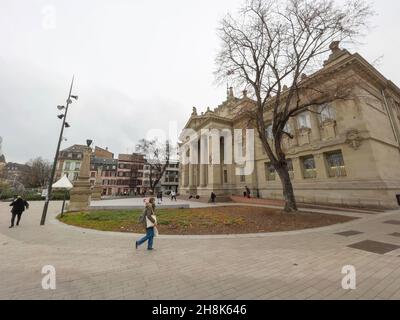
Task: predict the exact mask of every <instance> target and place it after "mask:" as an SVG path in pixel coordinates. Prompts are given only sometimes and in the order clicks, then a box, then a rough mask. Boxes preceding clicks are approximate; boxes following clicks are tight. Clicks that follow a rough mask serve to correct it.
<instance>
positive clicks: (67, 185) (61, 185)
mask: <svg viewBox="0 0 400 320" xmlns="http://www.w3.org/2000/svg"><path fill="white" fill-rule="evenodd" d="M73 187H74V186H73V185H72V183H71V181H69V179H68V178H67V176H66V175H65V176H64V177H62V178H61V179H60V180H58V181H57V182H56V183H55V184H53V188H54V189H66V190H71V189H72V188H73Z"/></svg>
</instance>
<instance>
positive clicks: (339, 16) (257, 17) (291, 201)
mask: <svg viewBox="0 0 400 320" xmlns="http://www.w3.org/2000/svg"><path fill="white" fill-rule="evenodd" d="M372 14H373V12H372V9H371V7H370V5H369V4H367V3H366V2H364V1H363V0H348V1H347V2H346V3H345V4H344V5H337V4H336V3H335V1H332V0H285V1H276V0H250V1H246V3H245V5H244V6H243V7H242V8H241V10H240V11H239V13H238V15H237V16H236V17H233V16H232V15H227V16H226V17H225V18H224V19H223V20H222V22H221V26H220V28H219V31H218V32H219V36H220V38H221V40H222V47H221V49H220V51H219V53H218V55H217V59H216V63H217V67H218V69H217V71H216V77H217V80H218V81H220V82H221V83H222V82H225V81H226V80H228V81H232V82H233V83H234V84H235V85H237V86H245V87H246V88H249V89H250V91H251V93H252V95H253V99H254V101H255V107H254V108H250V109H247V110H246V111H245V113H246V115H247V116H248V117H249V119H251V120H252V121H253V123H254V124H255V127H256V129H257V132H258V135H259V138H260V140H261V142H262V145H263V148H264V149H265V151H266V153H267V155H268V157H269V159H270V161H271V164H272V165H273V166H274V168H275V170H276V172H277V173H278V175H279V177H280V180H281V182H282V186H283V195H284V199H285V211H286V212H296V211H297V204H296V199H295V195H294V192H293V186H292V183H291V180H290V176H289V172H288V167H287V161H286V155H285V152H284V151H283V149H282V139H283V137H284V136H288V137H289V138H290V139H293V135H292V134H291V133H289V132H286V131H287V130H285V128H286V127H287V124H288V121H289V119H290V118H291V117H296V116H297V115H299V114H301V113H302V112H305V111H307V110H310V107H311V106H316V105H323V104H326V103H329V102H332V101H334V100H337V99H345V98H349V96H350V94H351V90H349V86H348V85H347V83H346V81H336V82H332V81H331V82H328V83H326V84H324V85H322V84H321V81H319V80H318V79H317V78H318V77H317V74H315V75H314V76H313V77H310V78H311V79H307V78H306V76H305V74H306V73H308V74H310V73H312V72H315V71H316V70H318V69H319V68H320V67H321V63H322V61H323V58H324V57H326V54H327V53H328V52H329V51H330V50H332V49H337V48H338V45H339V42H340V41H348V42H354V41H355V39H356V38H357V37H358V36H360V35H361V34H362V31H363V30H364V28H366V26H367V22H368V18H369V17H370V16H371V15H372ZM267 111H268V112H270V113H271V114H272V136H273V139H272V140H271V139H268V134H267V132H266V128H267V125H266V121H265V115H266V112H267Z"/></svg>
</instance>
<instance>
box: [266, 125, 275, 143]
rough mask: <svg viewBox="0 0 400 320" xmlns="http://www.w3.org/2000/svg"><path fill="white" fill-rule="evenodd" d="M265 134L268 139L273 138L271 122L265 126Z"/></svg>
mask: <svg viewBox="0 0 400 320" xmlns="http://www.w3.org/2000/svg"><path fill="white" fill-rule="evenodd" d="M265 136H266V137H267V139H268V140H272V139H274V135H273V132H272V124H270V125H268V126H267V128H266V129H265Z"/></svg>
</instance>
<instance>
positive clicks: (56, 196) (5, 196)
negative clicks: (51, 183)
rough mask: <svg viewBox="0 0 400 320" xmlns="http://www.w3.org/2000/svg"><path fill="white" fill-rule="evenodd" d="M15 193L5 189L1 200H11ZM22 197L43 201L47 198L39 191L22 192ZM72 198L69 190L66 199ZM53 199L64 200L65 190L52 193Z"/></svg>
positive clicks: (0, 197) (0, 194) (27, 199)
mask: <svg viewBox="0 0 400 320" xmlns="http://www.w3.org/2000/svg"><path fill="white" fill-rule="evenodd" d="M14 195H15V193H13V192H10V191H5V192H2V193H0V200H11V199H13V198H14ZM22 197H23V198H24V199H25V200H26V201H43V200H45V198H44V197H42V195H41V194H38V193H27V194H22ZM69 199H70V195H69V192H67V195H66V200H69ZM51 200H56V201H57V200H64V192H63V191H61V192H60V191H56V192H53V193H52V196H51Z"/></svg>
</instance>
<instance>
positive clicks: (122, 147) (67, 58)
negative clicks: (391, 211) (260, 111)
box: [0, 0, 400, 162]
mask: <svg viewBox="0 0 400 320" xmlns="http://www.w3.org/2000/svg"><path fill="white" fill-rule="evenodd" d="M242 2H243V0H218V1H215V0H202V1H194V0H169V1H162V0H153V1H146V0H135V1H132V0H114V1H111V0H84V1H82V0H80V1H78V0H69V1H66V0H52V1H51V0H46V1H44V0H29V1H26V0H1V1H0V39H1V43H2V46H1V50H0V136H2V137H3V152H4V154H5V156H6V158H7V160H8V161H16V162H26V161H28V160H29V159H30V158H34V157H37V156H42V157H44V158H46V159H49V160H51V159H52V158H53V157H54V151H55V147H56V143H57V139H58V133H59V128H60V123H59V121H58V119H57V118H56V116H57V110H56V108H55V107H56V106H57V105H59V104H64V103H65V100H66V95H67V90H68V86H69V82H70V80H71V77H72V75H73V74H75V75H76V78H77V81H76V87H75V90H74V93H75V94H77V95H79V96H80V99H79V101H78V103H74V104H73V105H72V107H71V109H70V116H69V122H70V124H71V126H72V127H71V128H70V129H68V131H67V132H66V133H65V136H66V137H67V138H68V141H67V142H65V143H64V144H63V147H67V146H69V145H71V144H74V143H84V142H85V140H86V139H87V138H91V139H93V140H94V141H95V144H96V145H99V146H102V147H109V148H110V149H111V150H112V151H113V152H115V153H123V152H128V151H129V152H132V151H133V148H134V146H135V144H136V142H137V140H139V139H141V138H142V137H144V136H146V134H147V132H148V131H149V130H150V129H152V128H165V129H167V128H168V123H169V122H170V121H177V122H178V127H179V129H181V128H182V126H183V125H184V124H185V122H186V120H187V119H188V117H189V116H190V114H191V112H192V107H193V106H196V107H198V108H199V111H201V110H203V109H204V110H205V109H206V108H207V107H208V106H210V107H216V106H217V105H218V104H220V103H221V102H222V101H223V100H224V99H225V95H226V89H225V87H216V86H215V84H214V77H213V71H214V68H215V65H214V58H215V54H216V51H217V50H218V45H219V41H218V38H217V36H216V28H217V25H218V22H219V20H220V19H221V18H222V17H223V16H224V15H225V14H226V13H227V12H228V11H234V10H235V9H236V8H237V7H238V6H239V5H240V4H241V3H242ZM374 5H375V9H376V11H377V13H378V16H377V17H375V18H374V20H373V26H374V28H373V29H372V31H371V32H370V33H369V34H368V36H367V37H366V38H365V39H363V42H364V45H362V46H360V47H358V48H356V50H357V51H358V52H359V53H361V54H362V55H363V56H364V57H365V58H367V59H368V60H369V61H374V60H375V59H377V58H378V57H380V56H382V55H383V59H382V60H381V63H380V64H379V65H378V69H379V70H380V71H381V72H382V73H383V74H384V75H385V76H386V77H387V78H389V79H391V80H392V81H394V82H395V83H396V84H398V85H400V68H399V57H398V51H399V49H400V45H399V32H400V21H399V17H398V13H399V12H400V1H398V0H380V1H374ZM238 91H240V88H238Z"/></svg>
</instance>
